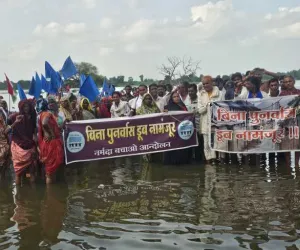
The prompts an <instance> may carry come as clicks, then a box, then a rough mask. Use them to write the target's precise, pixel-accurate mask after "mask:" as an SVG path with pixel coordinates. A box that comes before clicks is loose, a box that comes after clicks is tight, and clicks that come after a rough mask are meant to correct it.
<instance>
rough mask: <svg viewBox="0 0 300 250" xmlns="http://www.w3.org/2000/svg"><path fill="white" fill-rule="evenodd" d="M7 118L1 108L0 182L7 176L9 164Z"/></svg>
mask: <svg viewBox="0 0 300 250" xmlns="http://www.w3.org/2000/svg"><path fill="white" fill-rule="evenodd" d="M6 122H7V117H6V114H5V111H4V109H3V108H0V180H1V179H2V178H3V177H4V176H5V172H6V169H7V167H8V163H9V144H8V136H7V134H6V129H7V124H6Z"/></svg>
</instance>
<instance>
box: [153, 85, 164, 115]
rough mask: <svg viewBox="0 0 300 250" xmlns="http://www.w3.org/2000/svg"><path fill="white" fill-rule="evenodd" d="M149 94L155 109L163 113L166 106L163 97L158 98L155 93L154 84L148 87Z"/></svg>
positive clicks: (155, 87) (155, 86)
mask: <svg viewBox="0 0 300 250" xmlns="http://www.w3.org/2000/svg"><path fill="white" fill-rule="evenodd" d="M149 92H150V94H151V96H152V98H153V100H154V101H155V103H156V105H157V107H158V108H159V110H160V111H161V112H163V111H164V108H165V106H166V104H165V99H164V98H163V97H160V96H158V92H157V84H156V83H152V84H151V85H150V86H149Z"/></svg>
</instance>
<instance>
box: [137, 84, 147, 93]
mask: <svg viewBox="0 0 300 250" xmlns="http://www.w3.org/2000/svg"><path fill="white" fill-rule="evenodd" d="M138 92H139V95H140V96H144V95H145V94H146V93H147V92H148V87H147V86H146V85H145V84H141V85H140V86H139V88H138Z"/></svg>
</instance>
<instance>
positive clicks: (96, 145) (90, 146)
mask: <svg viewBox="0 0 300 250" xmlns="http://www.w3.org/2000/svg"><path fill="white" fill-rule="evenodd" d="M197 145H198V140H197V131H196V128H195V115H194V114H193V113H188V112H169V113H163V114H151V115H142V116H135V117H126V118H125V117H124V118H114V119H98V120H86V121H77V122H71V123H68V124H67V125H66V129H65V131H64V147H65V157H66V163H67V164H70V163H73V162H83V161H92V160H101V159H110V158H118V157H125V156H133V155H143V154H151V153H158V152H164V151H170V150H177V149H184V148H190V147H195V146H197Z"/></svg>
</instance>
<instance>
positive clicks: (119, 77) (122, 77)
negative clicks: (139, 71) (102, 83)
mask: <svg viewBox="0 0 300 250" xmlns="http://www.w3.org/2000/svg"><path fill="white" fill-rule="evenodd" d="M124 80H125V76H118V77H117V81H118V83H124Z"/></svg>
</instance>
